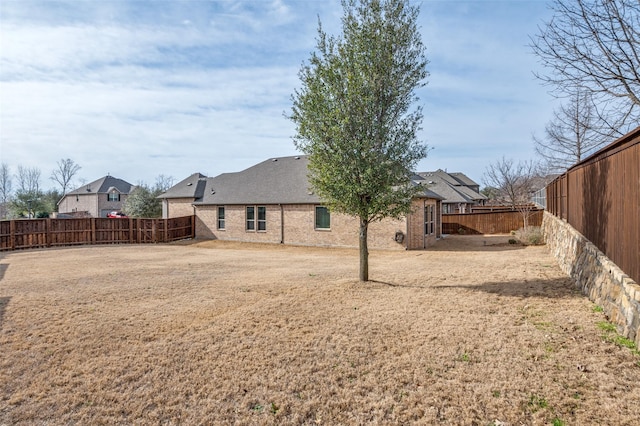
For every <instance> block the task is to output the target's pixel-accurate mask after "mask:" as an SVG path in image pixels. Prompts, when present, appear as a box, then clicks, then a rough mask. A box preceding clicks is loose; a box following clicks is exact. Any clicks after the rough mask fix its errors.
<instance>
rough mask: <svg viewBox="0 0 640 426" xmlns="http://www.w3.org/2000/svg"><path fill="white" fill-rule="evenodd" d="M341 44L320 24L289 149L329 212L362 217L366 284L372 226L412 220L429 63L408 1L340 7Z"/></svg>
mask: <svg viewBox="0 0 640 426" xmlns="http://www.w3.org/2000/svg"><path fill="white" fill-rule="evenodd" d="M342 6H343V9H344V16H343V18H342V35H341V36H339V37H336V36H329V35H327V34H326V33H325V32H324V31H323V29H322V25H321V23H319V25H318V38H317V51H316V52H314V53H312V54H311V57H310V59H309V61H308V63H306V64H304V65H303V66H302V69H301V70H300V80H301V82H302V87H301V88H300V89H299V90H296V91H295V92H294V95H293V96H292V101H293V107H292V114H291V116H290V118H291V119H292V120H293V122H294V123H295V125H296V136H295V137H294V144H295V146H296V147H297V148H298V149H299V150H301V151H302V152H304V153H305V154H308V155H309V172H310V175H309V179H310V183H311V185H312V187H313V189H314V190H315V191H316V192H317V193H318V195H319V196H320V197H321V198H322V199H323V200H324V201H325V202H326V203H327V205H328V207H329V208H330V209H331V210H332V211H336V212H340V213H345V214H348V215H351V216H355V217H358V218H359V221H360V228H359V240H360V279H361V280H362V281H367V280H368V274H369V273H368V249H367V231H368V226H369V224H370V223H372V222H374V221H378V220H382V219H383V218H387V217H392V218H399V217H401V216H402V215H405V214H407V213H408V212H409V211H410V203H411V198H412V196H413V195H415V194H416V191H419V190H420V189H419V188H416V187H414V186H412V185H411V182H410V178H411V175H412V173H413V172H414V171H415V167H416V166H417V163H418V161H419V160H421V159H422V158H424V157H425V156H426V154H427V147H426V145H424V144H423V143H421V142H420V141H419V140H418V138H417V133H418V131H419V130H420V126H421V123H422V118H423V114H422V108H421V107H420V106H416V105H415V103H416V101H417V100H418V98H417V94H416V90H417V89H418V88H420V87H422V86H424V85H425V84H426V82H425V79H426V77H427V76H428V72H427V70H426V66H427V63H428V62H427V59H426V55H425V47H424V45H423V43H422V40H421V36H420V33H419V31H418V27H417V23H416V21H417V17H418V13H419V8H418V7H417V6H412V5H410V3H409V1H407V0H361V1H356V0H343V1H342Z"/></svg>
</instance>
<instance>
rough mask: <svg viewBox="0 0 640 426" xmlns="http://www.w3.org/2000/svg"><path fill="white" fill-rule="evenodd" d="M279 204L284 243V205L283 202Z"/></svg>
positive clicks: (281, 237)
mask: <svg viewBox="0 0 640 426" xmlns="http://www.w3.org/2000/svg"><path fill="white" fill-rule="evenodd" d="M278 206H280V244H284V206H283V205H282V204H278Z"/></svg>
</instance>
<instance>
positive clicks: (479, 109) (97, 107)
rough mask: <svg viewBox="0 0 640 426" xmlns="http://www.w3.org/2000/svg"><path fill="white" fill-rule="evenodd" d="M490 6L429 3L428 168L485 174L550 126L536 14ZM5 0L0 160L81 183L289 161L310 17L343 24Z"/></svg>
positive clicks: (252, 10)
mask: <svg viewBox="0 0 640 426" xmlns="http://www.w3.org/2000/svg"><path fill="white" fill-rule="evenodd" d="M498 3H499V4H495V3H488V4H484V5H483V4H480V3H477V2H431V1H427V2H425V3H424V4H423V5H422V14H421V18H420V19H421V21H420V22H421V26H422V34H423V38H424V41H425V44H426V46H427V49H428V50H427V54H428V56H429V59H430V60H431V64H430V65H429V70H430V71H431V76H430V77H429V84H428V86H427V87H426V88H424V89H422V90H421V91H420V96H421V100H422V102H423V104H424V106H425V122H424V126H423V127H424V131H423V133H422V136H423V138H424V139H425V140H426V141H427V142H428V143H429V144H430V145H432V146H435V147H436V148H435V150H434V151H432V152H431V155H430V157H429V158H428V159H427V160H425V161H424V162H423V163H421V168H424V169H435V168H448V169H449V170H454V169H455V170H459V171H463V172H467V173H468V174H469V175H470V176H472V177H473V178H475V179H479V176H481V174H482V171H483V170H484V168H485V167H486V165H487V164H488V162H490V161H492V160H493V159H495V158H498V157H500V156H501V155H502V154H505V155H513V156H527V155H530V134H531V133H532V132H533V131H535V130H536V129H540V128H541V126H544V122H545V121H546V120H547V119H548V118H549V115H548V114H549V112H550V111H551V108H552V105H551V104H550V102H549V100H548V96H547V95H546V93H545V92H544V88H542V87H540V86H539V85H538V83H537V82H536V81H534V80H533V77H532V75H531V68H532V67H533V66H535V61H534V58H533V57H531V55H529V54H528V52H527V49H526V46H525V44H526V40H527V34H526V31H524V30H523V27H527V25H528V28H532V29H531V31H533V30H535V28H534V27H535V23H536V22H535V21H533V20H532V19H531V18H530V17H529V16H528V15H526V14H530V10H532V9H533V10H536V13H538V14H540V13H541V12H540V11H539V10H540V9H542V8H541V7H539V6H540V5H539V4H534V5H533V6H532V5H531V4H529V3H526V2H525V3H523V2H518V3H519V4H520V5H517V4H516V5H513V4H511V3H509V2H498ZM6 4H7V3H3V8H4V9H3V23H2V26H0V39H1V40H2V41H1V42H2V45H1V47H0V91H1V92H2V97H0V126H1V131H0V157H1V158H0V161H2V162H7V163H9V164H10V165H12V166H13V167H14V168H17V165H24V166H28V167H39V168H40V169H41V170H42V172H43V176H48V174H49V173H50V170H51V169H52V168H53V167H55V162H56V161H57V160H58V159H60V158H63V157H64V158H67V157H69V158H72V159H73V160H74V161H76V162H77V163H78V164H80V165H81V166H82V170H81V173H82V174H83V177H85V178H86V179H87V180H93V179H96V178H98V177H100V176H103V175H105V174H106V173H107V172H109V173H111V174H112V175H115V176H118V177H122V178H124V179H127V180H130V181H131V182H133V183H135V182H138V181H140V180H142V181H146V182H149V183H151V182H153V180H154V178H155V176H157V175H159V174H165V175H173V176H174V177H175V178H176V179H182V178H183V177H185V176H187V175H189V174H191V173H193V172H195V171H200V172H203V173H206V174H209V175H216V174H218V173H222V172H230V171H238V170H241V169H243V168H245V167H249V166H251V165H252V164H254V163H257V162H259V161H262V160H263V159H265V158H269V157H273V156H279V155H292V154H293V153H294V152H295V151H294V147H293V143H292V141H291V138H290V137H291V136H292V134H293V131H294V128H293V125H292V123H290V122H289V121H288V120H287V119H285V118H284V117H283V112H289V110H290V95H291V93H292V92H293V90H294V88H296V87H297V86H298V85H299V81H298V78H297V72H298V69H299V66H300V64H301V63H302V62H303V61H305V60H307V59H308V57H309V53H310V52H311V51H312V50H313V48H314V45H315V36H316V26H317V17H318V14H319V15H320V19H321V21H322V23H323V27H324V29H325V31H327V32H329V33H333V34H335V33H336V32H338V31H339V25H340V18H341V8H340V5H339V2H338V1H337V0H331V1H322V2H316V1H312V2H311V1H304V2H298V1H285V0H270V1H264V2H262V1H261V2H255V1H215V2H202V1H185V2H177V1H167V2H162V3H160V4H161V6H162V7H151V5H150V4H148V3H146V2H143V1H134V2H125V1H122V2H121V1H118V2H111V1H109V2H80V3H78V2H70V3H63V2H62V3H60V2H56V3H53V2H44V3H40V2H30V1H25V2H8V6H6ZM523 4H524V6H523ZM505 5H508V7H506V11H504V10H503V9H505V8H504V7H499V8H496V6H505ZM153 6H157V5H156V4H154V5H153ZM525 6H526V7H525ZM534 6H535V7H534ZM519 8H520V9H519ZM523 8H524V9H526V11H525V10H524V9H523ZM521 9H522V10H521ZM479 12H482V13H480V14H478V13H479ZM532 15H535V14H532ZM525 22H526V23H527V24H526V25H525V24H524V23H525ZM527 31H529V30H528V29H527ZM43 183H44V182H43Z"/></svg>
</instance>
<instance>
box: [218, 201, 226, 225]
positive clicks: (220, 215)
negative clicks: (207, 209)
mask: <svg viewBox="0 0 640 426" xmlns="http://www.w3.org/2000/svg"><path fill="white" fill-rule="evenodd" d="M224 225H225V222H224V206H219V207H218V229H224Z"/></svg>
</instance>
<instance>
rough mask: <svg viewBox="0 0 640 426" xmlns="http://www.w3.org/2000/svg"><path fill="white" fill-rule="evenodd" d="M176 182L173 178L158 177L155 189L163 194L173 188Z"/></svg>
mask: <svg viewBox="0 0 640 426" xmlns="http://www.w3.org/2000/svg"><path fill="white" fill-rule="evenodd" d="M174 181H175V179H174V178H173V176H165V175H158V176H157V177H156V186H155V188H154V189H155V190H156V191H158V192H159V193H163V192H165V191H166V190H167V189H169V188H171V187H172V186H173V183H174Z"/></svg>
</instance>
